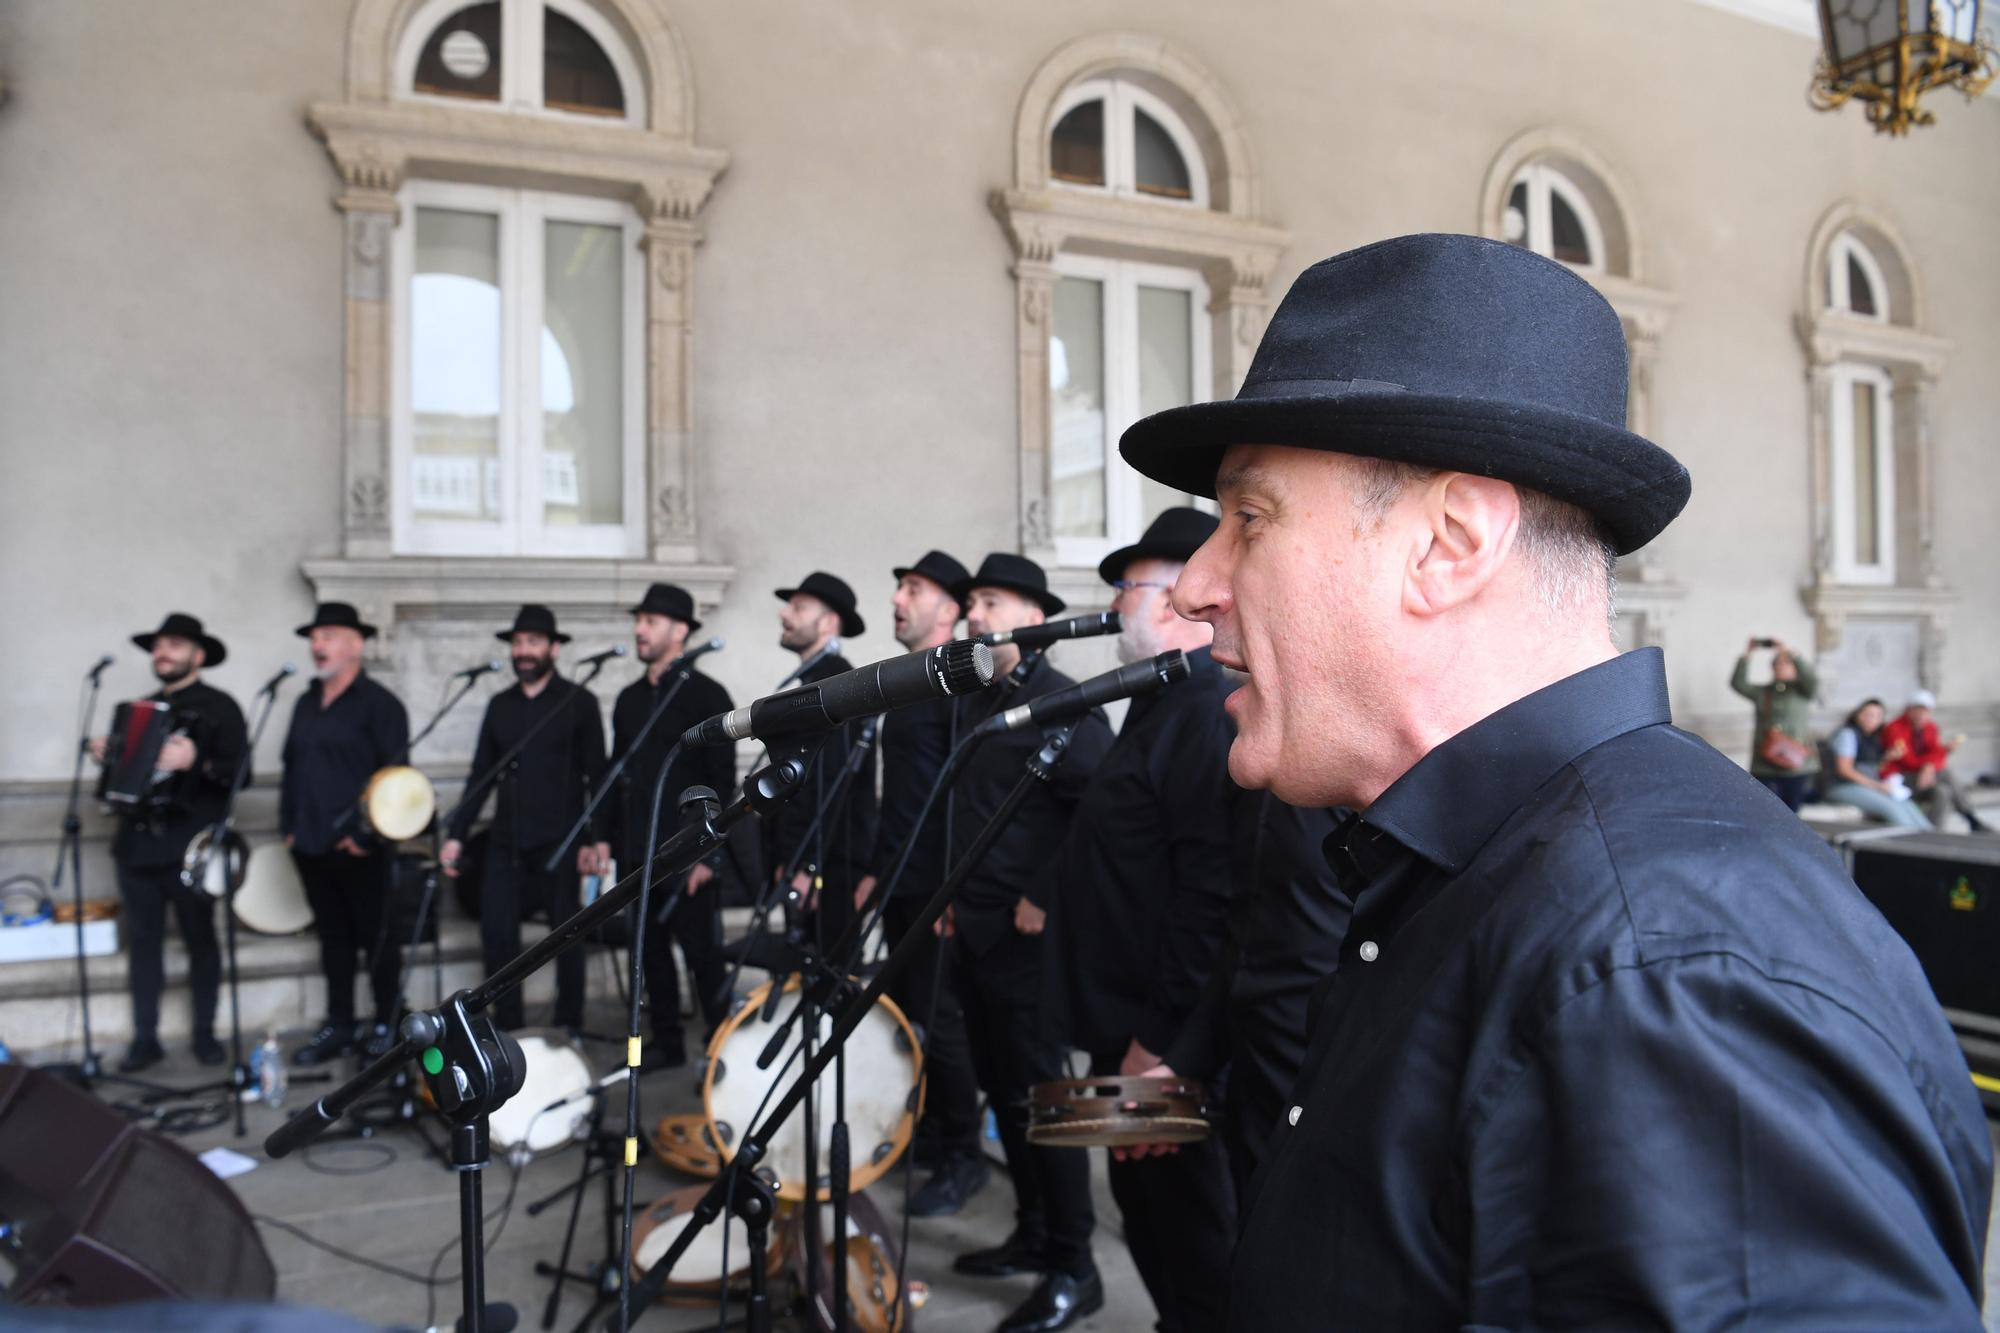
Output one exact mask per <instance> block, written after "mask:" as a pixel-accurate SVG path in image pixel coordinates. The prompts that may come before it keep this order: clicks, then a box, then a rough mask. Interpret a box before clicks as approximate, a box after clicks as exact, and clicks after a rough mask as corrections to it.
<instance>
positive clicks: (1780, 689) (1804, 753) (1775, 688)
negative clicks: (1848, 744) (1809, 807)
mask: <svg viewBox="0 0 2000 1333" xmlns="http://www.w3.org/2000/svg"><path fill="white" fill-rule="evenodd" d="M1759 648H1769V649H1771V679H1770V680H1768V681H1766V682H1765V683H1764V684H1762V685H1752V684H1751V683H1750V654H1751V653H1753V652H1756V651H1757V650H1758V649H1759ZM1729 688H1730V689H1732V690H1735V691H1736V692H1737V693H1738V694H1740V695H1742V696H1743V697H1744V698H1746V699H1748V700H1749V701H1750V702H1751V704H1753V705H1754V706H1755V707H1756V709H1757V721H1756V724H1755V725H1754V726H1753V727H1752V728H1751V732H1750V736H1751V741H1750V776H1751V777H1753V778H1756V779H1757V781H1759V782H1761V783H1763V784H1764V785H1765V786H1766V787H1768V788H1770V790H1771V794H1772V795H1774V796H1776V797H1777V798H1778V799H1779V800H1781V801H1783V802H1784V803H1785V806H1786V808H1787V809H1789V810H1791V812H1792V813H1793V814H1797V813H1798V810H1799V807H1800V806H1802V805H1804V804H1805V803H1806V798H1807V797H1808V796H1810V795H1811V794H1812V790H1813V787H1814V785H1815V780H1816V779H1817V778H1818V777H1819V751H1818V749H1817V748H1815V747H1814V745H1813V743H1812V704H1813V696H1814V695H1816V694H1818V693H1819V677H1818V676H1817V675H1816V674H1815V673H1814V672H1813V666H1812V663H1811V662H1809V661H1807V660H1806V659H1805V658H1804V657H1801V656H1800V655H1799V654H1798V653H1796V652H1794V651H1793V650H1792V649H1791V648H1790V647H1789V646H1787V645H1786V643H1785V642H1784V640H1782V639H1752V640H1750V646H1749V647H1747V648H1745V649H1744V650H1743V655H1742V656H1741V657H1739V658H1737V659H1736V672H1735V674H1734V675H1732V676H1731V677H1730V678H1729Z"/></svg>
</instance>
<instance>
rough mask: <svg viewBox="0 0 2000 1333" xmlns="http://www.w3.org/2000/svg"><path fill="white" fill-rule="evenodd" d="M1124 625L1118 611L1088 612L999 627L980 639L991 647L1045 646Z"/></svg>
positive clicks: (1104, 631)
mask: <svg viewBox="0 0 2000 1333" xmlns="http://www.w3.org/2000/svg"><path fill="white" fill-rule="evenodd" d="M1122 628H1124V627H1123V626H1122V625H1121V624H1120V623H1119V620H1118V613H1117V612H1116V611H1099V612H1097V613H1095V614H1093V615H1088V616H1071V617H1070V618H1069V619H1068V620H1051V621H1049V622H1048V623H1046V624H1042V625H1023V626H1021V628H1019V629H996V630H994V631H993V632H992V633H991V634H982V635H980V636H979V641H980V642H981V643H983V644H985V645H986V646H987V647H989V648H997V647H999V646H1000V645H1001V644H1003V643H1011V644H1013V645H1015V646H1016V647H1018V648H1043V647H1047V646H1048V645H1049V644H1052V643H1056V642H1058V641H1060V640H1062V639H1089V638H1094V637H1096V636H1097V635H1099V634H1116V633H1117V632H1118V631H1119V630H1120V629H1122Z"/></svg>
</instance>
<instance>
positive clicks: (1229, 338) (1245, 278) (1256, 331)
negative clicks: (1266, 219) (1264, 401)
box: [1208, 254, 1271, 398]
mask: <svg viewBox="0 0 2000 1333" xmlns="http://www.w3.org/2000/svg"><path fill="white" fill-rule="evenodd" d="M1208 280H1209V286H1210V290H1211V291H1212V292H1214V295H1213V296H1212V297H1211V299H1210V301H1209V304H1208V313H1209V315H1210V317H1211V321H1212V322H1211V324H1210V336H1209V348H1210V353H1211V355H1210V358H1209V360H1210V371H1211V374H1212V376H1213V381H1212V384H1211V387H1210V394H1211V396H1212V397H1215V398H1234V397H1235V396H1236V391H1237V390H1238V389H1240V388H1242V387H1243V378H1244V376H1246V375H1248V374H1249V373H1250V362H1251V359H1252V358H1253V357H1255V356H1256V355H1257V344H1258V343H1260V342H1262V341H1263V339H1264V326H1265V325H1266V324H1267V323H1269V322H1270V319H1271V305H1270V301H1269V300H1268V299H1267V298H1266V296H1265V288H1266V287H1267V286H1268V285H1269V283H1270V280H1271V258H1270V256H1268V255H1249V254H1243V255H1233V256H1231V257H1230V258H1229V260H1228V261H1227V262H1226V263H1224V264H1221V265H1211V266H1210V268H1209V273H1208Z"/></svg>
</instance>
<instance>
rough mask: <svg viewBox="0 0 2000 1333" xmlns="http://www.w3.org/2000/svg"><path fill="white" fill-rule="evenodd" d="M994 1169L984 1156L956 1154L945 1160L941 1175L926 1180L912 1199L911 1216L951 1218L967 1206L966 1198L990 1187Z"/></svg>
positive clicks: (941, 1167) (940, 1170)
mask: <svg viewBox="0 0 2000 1333" xmlns="http://www.w3.org/2000/svg"><path fill="white" fill-rule="evenodd" d="M992 1178H993V1168H992V1167H990V1166H988V1165H987V1164H986V1159H985V1158H983V1157H963V1156H960V1155H958V1154H956V1153H954V1154H952V1155H951V1156H949V1157H947V1158H945V1159H944V1162H943V1164H942V1165H940V1166H939V1167H938V1169H937V1174H936V1175H934V1176H932V1177H931V1178H930V1179H929V1180H926V1181H925V1182H924V1183H923V1188H921V1189H919V1190H918V1191H917V1192H916V1194H915V1195H913V1196H912V1197H911V1199H910V1216H911V1217H949V1216H951V1215H952V1214H953V1213H955V1212H957V1211H958V1210H959V1209H961V1208H963V1207H965V1201H966V1200H967V1199H970V1198H971V1197H972V1196H973V1195H975V1194H977V1193H979V1191H980V1190H982V1189H985V1188H986V1182H987V1181H989V1180H991V1179H992Z"/></svg>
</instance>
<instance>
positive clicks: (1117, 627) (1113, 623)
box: [1104, 611, 1125, 634]
mask: <svg viewBox="0 0 2000 1333" xmlns="http://www.w3.org/2000/svg"><path fill="white" fill-rule="evenodd" d="M1124 628H1125V619H1124V617H1123V616H1120V615H1119V614H1118V613H1117V612H1116V611H1106V612H1105V613H1104V632H1105V633H1106V634H1117V633H1120V632H1122V631H1123V630H1124Z"/></svg>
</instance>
